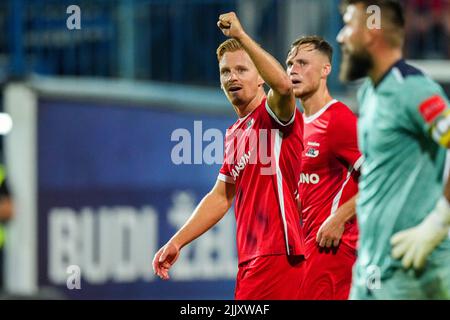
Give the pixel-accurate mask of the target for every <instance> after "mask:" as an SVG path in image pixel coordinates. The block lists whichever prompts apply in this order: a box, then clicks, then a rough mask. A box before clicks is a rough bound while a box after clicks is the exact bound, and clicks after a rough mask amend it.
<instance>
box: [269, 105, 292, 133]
mask: <svg viewBox="0 0 450 320" xmlns="http://www.w3.org/2000/svg"><path fill="white" fill-rule="evenodd" d="M266 110H267V112H268V113H269V115H270V116H271V117H272V118H273V119H274V120H275V121H276V122H277V123H278V124H279V125H280V126H283V127H287V126H290V125H291V124H292V123H293V122H294V120H295V114H296V113H297V112H296V111H295V110H294V114H293V115H292V118H291V120H289V121H288V122H287V123H283V122H281V121H280V119H278V117H277V115H276V114H275V113H274V112H273V111H272V109H270V107H269V104H268V103H267V100H266Z"/></svg>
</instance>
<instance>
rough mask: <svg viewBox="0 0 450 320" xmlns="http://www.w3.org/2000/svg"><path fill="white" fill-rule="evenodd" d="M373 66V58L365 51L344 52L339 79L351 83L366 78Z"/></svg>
mask: <svg viewBox="0 0 450 320" xmlns="http://www.w3.org/2000/svg"><path fill="white" fill-rule="evenodd" d="M372 66H373V60H372V57H371V56H370V55H369V54H368V53H367V52H365V51H362V52H359V53H357V54H356V53H353V54H352V53H349V52H343V54H342V63H341V71H340V73H339V79H340V80H341V81H343V82H349V81H354V80H358V79H361V78H364V77H366V76H367V75H368V73H369V70H370V69H371V68H372Z"/></svg>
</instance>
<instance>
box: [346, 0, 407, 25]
mask: <svg viewBox="0 0 450 320" xmlns="http://www.w3.org/2000/svg"><path fill="white" fill-rule="evenodd" d="M359 3H362V4H363V5H365V6H366V7H369V6H372V5H375V6H378V7H379V8H380V9H381V12H382V15H383V16H385V17H386V18H387V19H388V20H389V21H390V22H391V23H392V24H393V25H394V26H396V27H398V28H402V29H403V28H404V27H405V14H404V11H403V7H402V4H401V3H400V2H399V1H398V0H342V2H341V11H342V12H344V11H345V8H347V7H348V6H349V5H351V4H359Z"/></svg>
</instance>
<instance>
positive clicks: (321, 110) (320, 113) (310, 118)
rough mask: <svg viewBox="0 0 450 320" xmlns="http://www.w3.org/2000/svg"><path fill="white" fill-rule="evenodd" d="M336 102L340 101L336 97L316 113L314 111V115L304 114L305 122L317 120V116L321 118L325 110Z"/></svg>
mask: <svg viewBox="0 0 450 320" xmlns="http://www.w3.org/2000/svg"><path fill="white" fill-rule="evenodd" d="M336 102H338V101H337V100H336V99H333V100H331V101H330V102H328V103H327V104H326V105H325V106H323V107H322V109H320V110H319V111H317V112H316V113H314V114H313V115H311V116H309V117H307V116H305V115H304V114H303V121H304V122H305V123H311V122H313V121H314V120H316V119H317V118H319V117H320V116H321V115H322V114H323V113H324V112H325V111H327V109H328V108H329V107H331V106H332V105H333V104H335V103H336Z"/></svg>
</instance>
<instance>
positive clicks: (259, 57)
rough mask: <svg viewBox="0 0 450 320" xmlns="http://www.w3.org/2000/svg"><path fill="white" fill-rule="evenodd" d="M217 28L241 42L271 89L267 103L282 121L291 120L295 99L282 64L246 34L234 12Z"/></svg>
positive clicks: (223, 17)
mask: <svg viewBox="0 0 450 320" xmlns="http://www.w3.org/2000/svg"><path fill="white" fill-rule="evenodd" d="M217 26H218V27H219V28H220V30H221V31H222V32H223V34H224V35H226V36H227V37H231V38H234V39H236V40H237V41H239V42H240V43H241V45H242V47H243V48H244V49H245V51H246V52H247V53H248V55H249V56H250V58H251V59H252V61H253V63H254V64H255V66H256V68H257V69H258V71H259V74H260V75H261V77H262V78H263V80H264V81H265V82H266V83H267V85H268V86H269V87H270V88H271V90H270V91H269V94H268V95H267V103H268V105H269V107H270V109H272V111H273V112H274V113H275V114H276V116H277V117H278V119H280V120H282V121H289V120H291V118H292V116H293V115H294V112H295V97H294V93H293V91H292V83H291V80H290V79H289V77H288V75H287V74H286V71H285V70H284V69H283V67H282V66H281V64H280V63H279V62H278V61H277V60H276V59H275V58H274V57H272V56H271V55H270V54H269V53H268V52H266V51H265V50H264V49H263V48H261V47H260V46H259V45H258V44H257V43H256V42H255V41H253V39H252V38H251V37H250V36H249V35H248V34H247V33H246V32H245V30H244V29H243V28H242V26H241V23H240V22H239V19H238V17H237V16H236V14H235V13H234V12H230V13H226V14H221V15H220V16H219V21H218V22H217Z"/></svg>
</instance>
